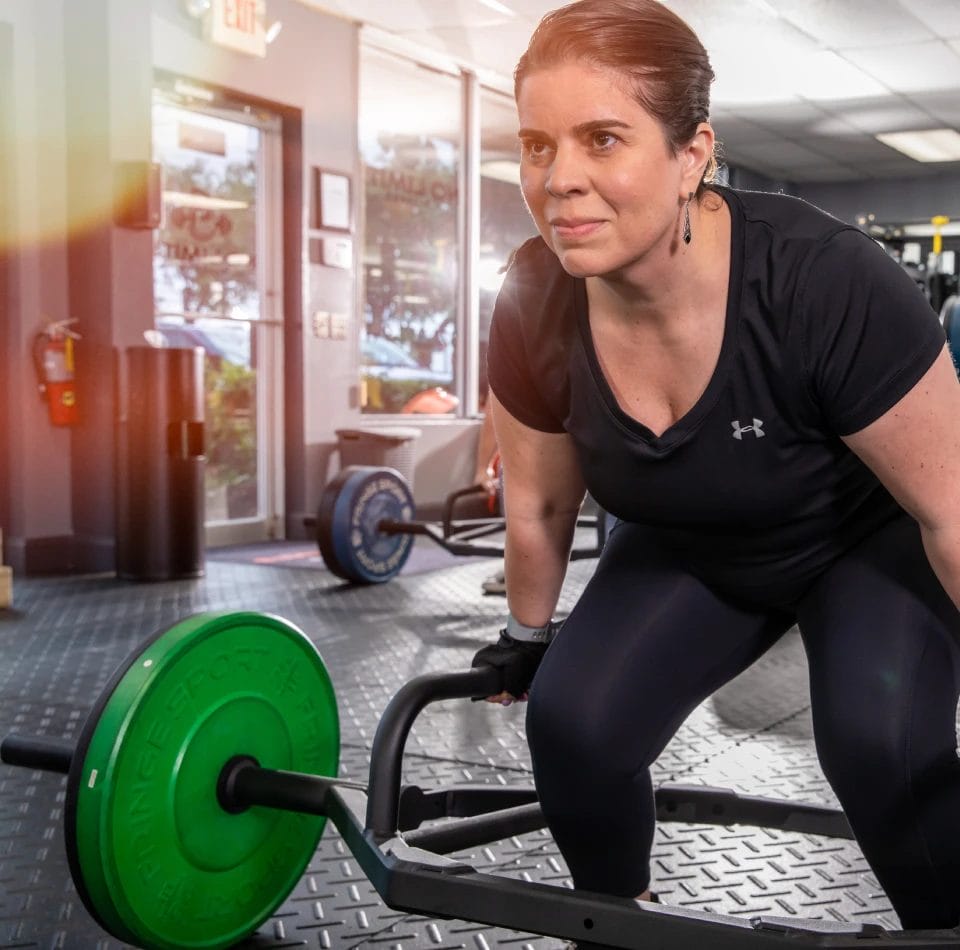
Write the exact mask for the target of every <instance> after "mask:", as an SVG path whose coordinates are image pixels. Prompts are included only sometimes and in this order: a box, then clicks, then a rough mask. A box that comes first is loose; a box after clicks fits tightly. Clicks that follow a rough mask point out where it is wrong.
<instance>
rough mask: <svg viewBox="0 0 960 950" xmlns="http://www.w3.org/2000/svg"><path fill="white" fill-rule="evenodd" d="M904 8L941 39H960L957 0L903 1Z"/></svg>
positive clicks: (959, 11)
mask: <svg viewBox="0 0 960 950" xmlns="http://www.w3.org/2000/svg"><path fill="white" fill-rule="evenodd" d="M904 6H906V7H908V8H909V10H910V12H911V13H912V14H913V15H914V16H915V17H916V18H917V19H918V20H920V22H921V23H923V24H924V25H925V26H926V27H927V29H929V30H930V31H931V32H932V33H933V35H934V36H939V37H940V38H941V39H949V38H951V37H955V38H960V9H958V4H957V0H904Z"/></svg>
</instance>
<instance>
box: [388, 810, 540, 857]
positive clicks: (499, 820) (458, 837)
mask: <svg viewBox="0 0 960 950" xmlns="http://www.w3.org/2000/svg"><path fill="white" fill-rule="evenodd" d="M546 826H547V819H546V818H544V817H543V812H542V811H541V810H540V805H539V803H537V802H534V803H533V804H530V805H517V806H516V807H515V808H504V809H502V810H501V811H497V812H493V813H492V814H486V815H475V816H473V817H472V818H458V819H457V820H456V821H452V822H450V823H449V824H442V825H436V826H435V827H433V828H425V829H424V830H423V831H408V832H406V833H405V834H404V836H403V840H404V841H405V842H406V843H407V844H408V845H410V847H412V848H423V849H424V850H425V851H432V852H433V853H434V854H452V853H453V852H454V851H465V850H466V849H467V848H473V847H475V846H476V845H478V844H489V842H491V841H502V840H503V839H504V838H511V837H513V836H514V835H525V834H527V833H528V832H530V831H539V830H540V829H541V828H545V827H546Z"/></svg>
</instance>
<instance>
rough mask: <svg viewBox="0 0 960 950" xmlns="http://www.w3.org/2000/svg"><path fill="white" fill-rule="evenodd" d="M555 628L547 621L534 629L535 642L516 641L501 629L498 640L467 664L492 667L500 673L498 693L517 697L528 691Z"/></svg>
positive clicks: (555, 622) (555, 630)
mask: <svg viewBox="0 0 960 950" xmlns="http://www.w3.org/2000/svg"><path fill="white" fill-rule="evenodd" d="M526 629H530V628H526ZM559 629H560V622H558V621H553V620H551V621H550V623H548V624H547V625H546V626H545V627H542V628H537V633H538V634H539V636H538V637H537V639H536V640H532V639H531V640H526V639H524V640H517V639H515V638H514V637H512V636H510V634H509V633H507V630H506V629H504V630H501V631H500V639H499V640H498V641H497V642H496V643H491V644H490V645H489V646H485V647H484V648H483V649H482V650H479V651H478V652H477V654H476V655H475V656H474V658H473V662H472V663H471V664H470V665H471V666H474V667H476V666H493V667H496V668H497V669H498V670H500V689H501V691H502V692H506V693H509V694H510V695H511V696H513V697H516V698H520V697H521V696H523V695H524V694H525V693H526V692H527V691H528V690H529V689H530V684H531V683H532V682H533V677H534V674H535V673H536V672H537V667H538V666H540V661H541V660H542V659H543V655H544V653H546V652H547V646H548V645H549V643H550V641H551V640H552V639H553V637H554V635H555V634H556V632H557V630H559Z"/></svg>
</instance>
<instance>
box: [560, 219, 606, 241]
mask: <svg viewBox="0 0 960 950" xmlns="http://www.w3.org/2000/svg"><path fill="white" fill-rule="evenodd" d="M602 225H603V222H602V221H597V220H596V219H594V218H554V219H553V220H552V221H551V222H550V227H551V228H553V233H554V234H555V235H556V236H557V237H558V238H562V239H563V240H573V239H577V238H585V237H589V236H590V235H591V234H593V233H594V232H596V231H597V230H598V229H599V228H600V227H601V226H602Z"/></svg>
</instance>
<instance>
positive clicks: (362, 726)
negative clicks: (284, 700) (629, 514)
mask: <svg viewBox="0 0 960 950" xmlns="http://www.w3.org/2000/svg"><path fill="white" fill-rule="evenodd" d="M417 544H418V545H421V544H425V545H431V544H432V542H429V541H428V540H426V539H420V540H418V542H417ZM261 560H262V559H261ZM290 563H291V562H290V561H289V560H288V561H283V560H282V559H281V560H280V562H279V564H278V563H276V562H275V563H269V562H267V563H244V562H243V561H242V560H240V559H236V560H229V559H222V560H221V559H217V558H216V557H215V556H214V557H210V558H208V561H207V565H206V568H207V570H206V576H205V577H203V578H201V579H198V580H189V581H170V582H160V583H152V584H135V583H130V582H125V581H120V580H118V579H116V578H114V577H113V576H108V575H97V576H85V577H69V578H57V579H46V578H27V579H23V578H18V579H17V580H16V581H15V584H14V606H13V608H12V609H9V610H6V611H0V659H2V662H0V734H6V733H9V732H17V733H24V734H33V735H45V736H50V737H55V738H65V739H68V740H74V739H76V737H77V735H78V733H79V731H80V729H81V727H82V724H83V721H84V717H85V715H86V713H87V711H88V710H89V709H90V707H91V706H92V705H93V703H94V701H95V699H96V697H97V695H98V693H99V692H100V691H101V689H102V688H103V686H104V684H105V683H106V682H107V681H108V679H109V678H110V675H111V673H112V671H113V670H114V668H115V666H116V665H117V664H119V663H120V662H121V661H122V660H123V658H124V657H125V656H126V655H127V653H128V652H129V651H130V650H132V649H133V648H134V647H135V646H136V645H137V644H138V643H139V642H140V641H141V640H143V639H144V638H146V637H148V636H149V635H151V634H152V633H154V632H156V631H158V630H160V629H163V628H166V627H169V626H171V625H172V624H173V623H175V622H177V621H178V620H181V619H182V618H184V617H185V616H187V615H190V614H193V613H196V612H199V611H204V610H258V611H265V612H270V613H274V614H278V615H280V616H282V617H285V618H286V619H288V620H290V621H291V622H293V623H294V624H296V625H298V626H299V627H300V628H301V629H303V630H304V631H305V632H306V633H307V634H308V635H309V636H310V638H311V639H313V640H314V641H315V642H316V643H317V645H318V646H319V648H320V651H321V653H322V654H323V657H324V660H325V662H326V664H327V666H328V669H329V671H330V674H331V677H332V679H333V682H334V685H335V687H336V690H337V695H338V705H339V710H340V718H341V733H342V760H341V761H342V764H341V776H342V777H344V778H349V779H354V780H358V781H365V779H366V775H367V768H368V762H369V758H368V755H369V749H370V745H371V741H372V738H373V735H374V732H375V729H376V726H377V723H378V721H379V716H380V713H381V711H382V709H383V708H384V706H385V705H386V703H387V702H388V700H389V699H390V698H391V697H392V696H393V694H394V693H395V692H396V691H397V689H398V688H399V687H400V686H401V685H402V684H403V683H404V682H406V681H407V680H409V679H411V678H413V677H414V676H417V675H419V674H421V673H423V672H428V671H454V670H459V669H465V668H467V667H468V666H469V662H470V658H471V657H472V655H473V653H474V652H475V651H476V650H477V649H478V648H479V647H480V646H482V645H483V644H485V643H486V642H488V641H489V640H490V639H491V638H492V637H494V636H495V635H496V631H497V629H498V627H499V626H500V625H501V624H502V621H503V612H504V601H503V598H501V597H490V596H484V595H483V594H482V592H481V588H480V584H481V581H482V580H483V579H484V578H485V577H486V576H488V575H489V574H490V573H491V572H492V571H493V570H494V569H495V568H496V567H497V566H498V562H496V561H486V560H485V561H477V560H475V559H472V558H471V559H465V560H462V559H456V558H453V557H450V556H447V557H446V558H445V559H436V558H435V559H434V561H433V562H431V565H430V566H432V565H433V563H436V564H437V565H439V566H436V567H434V569H427V570H422V571H421V572H412V573H411V572H407V571H404V572H403V573H401V574H400V575H399V576H398V577H397V578H395V579H394V580H392V581H391V582H389V583H387V584H384V585H380V586H377V587H373V588H353V587H348V586H345V585H343V584H342V583H341V582H339V581H338V580H337V579H336V578H335V577H333V576H332V575H331V574H329V573H327V572H326V571H324V570H322V569H317V568H316V567H296V566H289V565H290ZM593 563H594V562H593V561H590V560H584V561H577V562H574V563H573V564H572V565H571V567H570V571H569V575H568V580H567V584H566V586H565V589H564V593H563V597H562V601H561V609H560V615H563V613H564V612H565V611H566V610H569V608H570V606H571V605H572V604H573V602H574V601H575V599H576V596H577V594H578V592H579V591H580V590H581V589H582V586H583V584H584V583H585V582H586V580H587V579H588V577H589V575H590V572H591V570H592V568H593ZM281 565H282V566H281ZM442 565H446V566H442ZM808 704H809V698H808V692H807V682H806V668H805V661H804V657H803V652H802V649H801V647H800V643H799V638H798V637H797V636H796V634H795V632H793V633H789V634H787V635H786V637H784V639H783V640H782V641H781V642H780V643H779V644H778V645H777V646H776V647H775V648H774V649H773V650H772V651H771V652H770V653H768V654H767V655H766V656H765V657H764V658H763V659H762V660H761V661H760V662H759V663H758V664H757V665H756V666H755V667H754V668H753V669H751V670H748V671H747V672H746V673H744V674H743V675H742V676H741V677H739V678H738V679H737V680H735V681H734V682H732V683H730V684H729V685H727V686H726V687H724V689H723V690H722V691H720V692H719V693H718V694H716V695H715V696H713V697H712V698H711V699H709V700H708V701H707V702H705V703H704V704H703V705H702V706H701V707H699V708H698V709H697V710H695V712H694V713H693V714H692V715H691V716H690V718H689V719H688V721H687V722H686V723H685V724H684V725H683V727H682V728H681V730H680V732H679V733H678V734H677V736H676V737H675V738H674V740H673V741H672V742H671V743H670V745H669V746H668V747H667V749H666V750H665V752H664V754H663V755H662V756H661V759H660V760H659V761H658V763H657V765H656V767H655V779H656V781H657V782H658V783H662V782H671V783H692V784H708V785H715V786H723V787H727V788H732V789H734V790H736V791H739V792H743V793H747V794H755V795H771V796H775V797H783V798H793V799H797V800H802V801H810V802H816V803H824V804H831V805H833V804H835V800H834V798H833V796H832V794H831V792H830V789H829V787H828V786H827V784H826V781H825V780H824V778H823V775H822V773H821V772H820V769H819V768H818V766H817V763H816V759H815V755H814V750H813V742H812V738H811V723H810V715H809V708H808ZM404 781H405V782H413V783H416V784H419V785H421V786H422V787H424V788H427V787H433V786H436V785H437V784H441V783H452V782H495V783H510V784H521V785H529V784H531V781H532V780H531V776H530V761H529V755H528V752H527V748H526V744H525V741H524V736H523V707H522V706H513V707H511V708H507V709H505V708H502V707H499V706H490V705H488V704H484V703H471V702H468V701H454V702H445V703H440V704H435V705H432V706H429V707H428V708H427V710H426V711H425V712H424V713H422V714H421V716H420V718H419V719H418V720H417V723H416V724H415V726H414V728H413V732H412V734H411V737H410V740H409V741H408V743H407V756H406V759H405V767H404ZM65 784H66V778H65V777H64V776H60V775H56V774H53V773H43V772H38V771H32V770H28V769H23V768H12V767H8V766H0V947H11V948H12V947H17V948H20V947H31V948H32V947H42V948H61V947H66V948H84V950H85V948H97V950H106V948H115V947H120V946H123V944H121V943H119V942H118V941H117V940H115V939H113V938H111V937H109V936H108V935H106V934H105V933H104V932H103V931H102V930H101V929H100V928H99V927H98V926H97V925H96V923H94V922H93V920H92V919H91V918H90V917H89V915H88V914H87V912H86V910H85V908H84V906H83V904H82V903H81V901H80V900H79V898H78V897H77V894H76V892H75V890H74V887H73V885H72V883H71V880H70V875H69V872H68V868H67V861H66V857H65V853H64V843H63V831H62V819H63V802H64V788H65ZM457 857H461V858H468V859H469V860H470V861H471V862H472V863H474V864H475V865H476V866H478V867H480V868H482V869H483V870H485V871H487V872H489V873H490V874H499V875H504V876H508V877H520V878H525V879H528V880H536V881H541V882H550V883H553V884H556V885H558V886H561V887H563V886H569V884H570V882H569V879H568V876H567V870H566V868H565V866H564V863H563V860H562V858H561V857H560V855H559V853H558V851H557V850H556V848H555V847H554V845H553V842H552V840H551V839H550V837H549V834H548V833H547V832H537V833H533V834H529V835H524V836H523V837H520V838H512V839H510V840H508V841H503V842H498V843H495V844H492V845H489V846H484V847H481V848H478V849H476V850H475V851H474V852H468V853H460V854H458V855H457ZM653 877H654V879H653V887H654V888H655V889H656V890H657V891H659V893H660V894H661V895H662V899H663V900H664V901H665V902H666V903H669V904H673V905H675V906H681V907H690V908H698V909H701V910H708V911H717V912H722V913H728V914H736V915H744V916H748V917H749V916H754V915H757V914H769V915H774V916H788V917H794V916H795V917H798V918H799V917H804V916H806V917H819V918H828V919H837V920H855V921H875V922H878V923H880V924H881V925H883V926H884V927H887V928H895V927H897V926H898V923H897V919H896V916H895V915H894V914H893V912H892V911H891V909H890V905H889V903H888V901H887V899H886V897H885V895H884V894H883V893H882V891H881V890H880V888H879V886H878V885H877V882H876V881H875V880H874V879H873V877H872V876H871V874H870V872H869V869H868V868H867V866H866V864H865V862H864V860H863V858H862V856H861V854H860V852H859V850H858V849H857V847H856V845H855V844H854V843H852V842H848V841H841V840H832V839H827V838H818V837H814V836H807V835H800V834H791V833H786V832H777V831H771V830H766V829H753V828H733V827H726V828H725V827H716V826H705V825H684V824H673V823H671V824H663V825H660V826H659V828H658V831H657V836H656V844H655V852H654V872H653ZM562 943H563V942H562V941H560V940H558V939H556V938H550V937H541V936H537V935H532V934H523V933H515V932H510V931H507V930H502V929H496V928H490V927H484V926H480V925H477V924H475V923H471V922H469V921H456V920H454V921H451V920H431V919H425V918H423V917H419V916H416V915H411V914H406V913H399V912H395V911H392V910H390V909H389V908H387V907H385V906H384V905H383V903H382V902H381V900H380V899H379V897H378V895H377V893H376V891H375V890H374V889H373V887H372V886H371V885H370V884H369V882H368V881H367V880H366V879H365V878H364V876H363V874H362V873H361V871H360V870H359V868H358V866H357V864H356V862H355V861H354V860H353V859H352V856H351V854H350V853H349V851H348V850H347V849H346V848H345V846H344V845H343V842H342V841H341V840H340V838H339V836H338V834H337V832H336V829H335V828H333V826H332V823H328V825H327V828H326V830H325V832H324V836H323V838H322V840H321V843H320V847H319V849H318V850H317V852H316V855H315V858H314V860H313V861H312V862H311V864H310V865H309V867H308V869H307V871H306V873H305V874H304V875H303V877H302V879H301V880H300V882H299V884H298V885H297V886H296V888H295V889H294V891H293V893H292V894H291V895H290V896H289V898H288V899H287V900H286V901H285V903H284V904H283V906H282V907H281V908H280V910H279V911H278V912H277V914H276V915H275V916H274V917H273V918H272V919H271V920H269V921H268V922H267V923H266V924H264V925H263V926H262V927H261V928H260V930H259V931H258V933H257V934H256V935H255V936H254V937H252V938H250V939H249V940H248V941H246V942H245V943H244V944H243V946H245V947H251V948H265V947H301V946H305V947H317V948H376V947H384V948H390V950H401V948H411V947H423V948H430V950H445V948H456V947H464V948H471V950H490V948H492V947H516V948H518V950H520V948H523V950H528V948H536V950H552V948H556V947H560V946H561V945H562Z"/></svg>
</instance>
